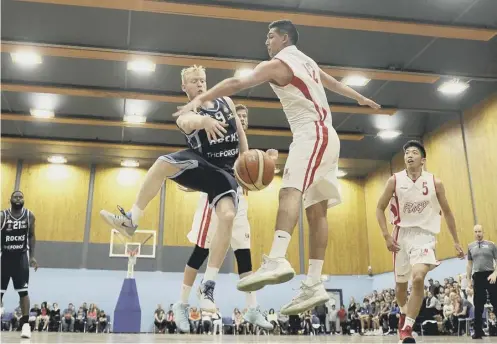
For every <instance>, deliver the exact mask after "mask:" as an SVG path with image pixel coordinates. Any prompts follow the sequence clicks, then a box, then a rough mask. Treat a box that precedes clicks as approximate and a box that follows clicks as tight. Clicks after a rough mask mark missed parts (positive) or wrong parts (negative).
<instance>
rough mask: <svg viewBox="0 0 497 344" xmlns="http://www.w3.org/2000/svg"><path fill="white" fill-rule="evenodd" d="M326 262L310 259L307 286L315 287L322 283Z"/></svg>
mask: <svg viewBox="0 0 497 344" xmlns="http://www.w3.org/2000/svg"><path fill="white" fill-rule="evenodd" d="M323 263H324V260H320V259H309V270H308V271H307V279H306V280H305V282H306V284H307V285H314V284H316V283H319V282H321V273H322V272H323Z"/></svg>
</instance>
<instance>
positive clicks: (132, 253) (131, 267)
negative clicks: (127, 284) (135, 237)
mask: <svg viewBox="0 0 497 344" xmlns="http://www.w3.org/2000/svg"><path fill="white" fill-rule="evenodd" d="M138 250H139V247H137V248H136V249H131V248H128V249H127V252H126V255H127V256H128V274H127V278H134V272H135V264H136V258H137V255H138Z"/></svg>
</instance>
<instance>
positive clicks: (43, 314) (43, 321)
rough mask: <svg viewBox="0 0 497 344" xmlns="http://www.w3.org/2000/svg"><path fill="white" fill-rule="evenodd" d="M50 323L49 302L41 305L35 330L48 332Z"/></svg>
mask: <svg viewBox="0 0 497 344" xmlns="http://www.w3.org/2000/svg"><path fill="white" fill-rule="evenodd" d="M49 322H50V307H49V306H48V304H47V302H46V301H45V302H42V303H41V309H40V315H39V316H38V317H37V318H36V321H35V329H36V330H38V331H46V330H48V323H49Z"/></svg>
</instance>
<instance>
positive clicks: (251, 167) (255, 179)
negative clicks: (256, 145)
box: [235, 149, 274, 191]
mask: <svg viewBox="0 0 497 344" xmlns="http://www.w3.org/2000/svg"><path fill="white" fill-rule="evenodd" d="M235 177H236V179H237V181H238V183H239V184H240V185H241V186H242V187H244V188H245V189H247V190H250V191H257V190H262V189H264V188H266V187H267V186H268V185H269V184H271V182H272V181H273V178H274V161H273V160H272V159H271V158H270V157H269V156H268V155H267V154H266V153H265V152H263V151H260V150H258V149H251V150H249V151H247V152H245V153H243V154H241V155H240V156H239V157H238V159H237V160H236V162H235Z"/></svg>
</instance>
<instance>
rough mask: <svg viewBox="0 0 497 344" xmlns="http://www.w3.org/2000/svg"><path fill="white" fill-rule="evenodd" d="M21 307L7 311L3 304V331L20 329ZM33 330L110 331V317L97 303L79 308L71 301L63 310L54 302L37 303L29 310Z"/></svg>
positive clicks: (85, 304)
mask: <svg viewBox="0 0 497 344" xmlns="http://www.w3.org/2000/svg"><path fill="white" fill-rule="evenodd" d="M21 317H22V313H21V308H20V307H17V308H16V309H15V310H14V311H13V312H11V313H9V312H6V311H5V310H4V308H3V305H2V315H1V319H2V331H20V330H21V326H20V319H21ZM29 324H30V326H31V331H48V332H106V331H110V317H109V316H108V315H107V314H106V313H105V311H104V310H103V309H99V308H98V306H97V305H96V304H93V303H91V304H90V306H88V305H87V303H86V302H84V303H83V304H82V305H81V306H80V307H79V308H78V309H76V307H75V306H74V304H72V303H70V304H68V305H67V308H65V309H64V310H61V309H60V308H59V305H58V304H57V303H56V302H54V303H52V304H49V303H48V302H46V301H45V302H42V303H41V306H39V305H38V304H35V305H34V306H33V308H31V310H30V312H29Z"/></svg>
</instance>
